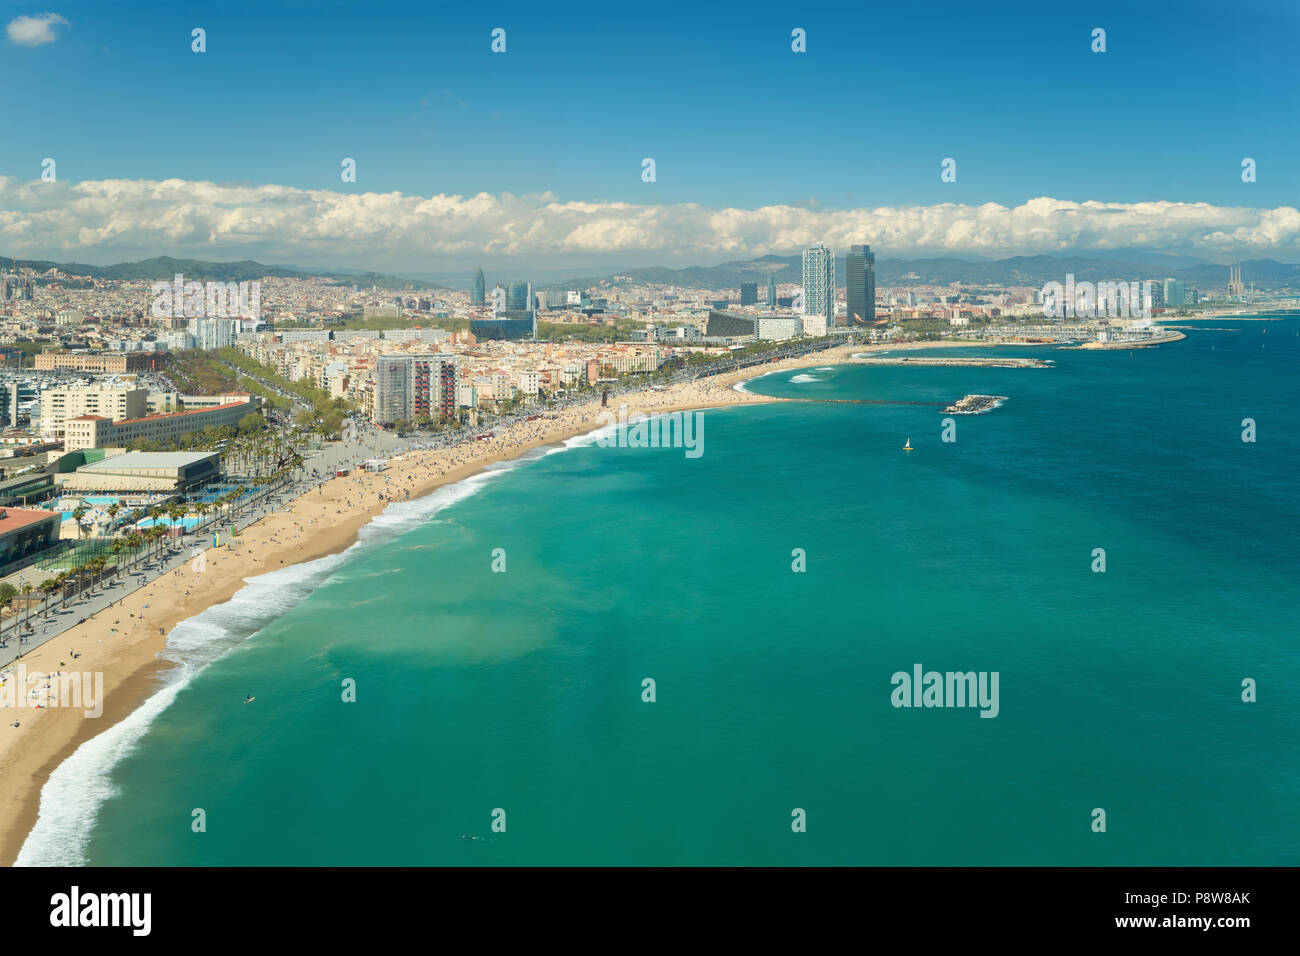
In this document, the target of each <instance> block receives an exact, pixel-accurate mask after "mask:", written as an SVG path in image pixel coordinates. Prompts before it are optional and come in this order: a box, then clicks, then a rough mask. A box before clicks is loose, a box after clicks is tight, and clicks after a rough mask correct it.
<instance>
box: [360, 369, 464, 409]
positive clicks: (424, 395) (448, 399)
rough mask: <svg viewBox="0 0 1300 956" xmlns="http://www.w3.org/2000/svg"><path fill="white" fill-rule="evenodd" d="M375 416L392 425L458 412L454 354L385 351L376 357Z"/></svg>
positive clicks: (374, 376)
mask: <svg viewBox="0 0 1300 956" xmlns="http://www.w3.org/2000/svg"><path fill="white" fill-rule="evenodd" d="M372 380H373V383H374V404H373V409H372V410H371V420H372V421H373V422H375V423H376V424H383V425H391V424H394V423H395V422H400V421H415V420H419V419H435V418H438V417H439V416H440V415H448V416H450V415H453V414H455V412H456V359H455V356H452V355H443V354H433V355H383V356H380V357H378V358H377V359H376V360H375V370H374V375H373V379H372Z"/></svg>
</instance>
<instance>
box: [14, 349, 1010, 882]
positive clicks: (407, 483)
mask: <svg viewBox="0 0 1300 956" xmlns="http://www.w3.org/2000/svg"><path fill="white" fill-rule="evenodd" d="M988 344H989V343H979V342H941V343H936V342H916V343H906V344H902V345H880V346H863V345H856V346H839V347H836V348H833V349H829V350H826V351H823V352H818V353H815V354H812V355H808V356H804V357H801V358H798V359H789V360H785V361H782V362H777V363H772V364H769V365H761V366H754V367H751V368H747V369H744V370H742V371H739V372H734V373H729V374H725V375H719V376H716V377H713V378H710V379H706V380H701V381H696V382H688V383H683V384H679V385H674V386H670V387H669V388H667V389H665V390H664V391H649V390H647V391H642V392H637V393H635V394H633V395H626V396H619V397H613V398H611V399H610V405H609V408H608V409H606V410H605V411H607V412H616V411H617V409H618V406H619V405H622V404H626V405H627V407H628V410H629V411H630V412H644V413H651V414H657V413H666V412H673V411H685V410H689V409H706V408H717V407H723V406H734V405H747V404H760V403H765V402H772V401H779V399H771V398H767V397H764V396H759V395H754V394H751V393H748V392H745V391H739V390H737V389H735V388H734V387H733V386H734V385H735V384H736V383H737V382H740V381H745V380H748V379H753V378H757V377H758V376H761V375H764V374H767V373H769V372H773V371H782V370H788V369H797V368H808V367H814V366H822V365H833V364H836V363H843V362H844V361H845V360H846V359H847V358H848V357H849V356H850V355H852V354H854V353H860V352H868V351H884V350H889V351H893V350H897V349H923V348H947V347H951V346H954V345H961V346H980V345H985V346H987V345H988ZM601 412H602V409H601V407H600V402H599V401H598V400H597V401H593V402H591V403H589V404H586V405H582V406H579V407H575V408H571V409H566V410H564V411H559V412H555V413H549V412H548V413H544V414H545V415H546V417H544V418H540V419H538V420H536V421H533V422H521V423H517V424H515V425H512V426H509V427H506V428H502V429H500V430H498V431H497V433H496V435H495V437H493V438H491V439H485V440H482V441H478V442H474V443H469V444H464V445H460V446H457V447H455V448H450V449H438V450H425V451H411V452H406V453H404V454H402V455H401V456H400V457H398V458H394V459H390V461H389V465H388V468H387V469H386V470H385V471H382V472H354V473H353V474H351V475H349V476H347V477H343V478H334V479H331V480H329V481H327V482H326V483H325V484H324V485H323V487H321V488H320V489H314V490H312V491H310V492H308V493H307V494H305V495H303V496H301V497H299V498H297V499H295V500H294V501H292V502H290V503H288V504H287V505H286V506H285V507H284V508H283V509H281V510H280V511H278V512H276V513H274V514H271V515H269V516H267V517H265V518H263V519H261V520H260V521H258V522H256V523H254V524H252V525H250V526H249V527H247V528H246V529H242V530H241V531H240V532H239V536H238V538H237V539H236V541H235V542H233V543H228V544H223V546H222V547H220V548H217V549H213V550H211V551H208V552H207V553H206V566H205V568H204V570H203V571H202V573H196V572H195V571H194V570H193V569H192V568H190V567H188V566H187V567H183V568H181V569H180V570H177V571H173V572H171V573H169V574H167V575H165V576H164V577H162V578H160V579H158V580H156V581H154V582H153V583H152V584H150V585H148V586H147V587H144V588H142V589H140V590H137V591H135V592H134V593H132V594H130V595H128V596H126V597H125V598H123V599H122V600H120V601H118V602H117V603H115V604H114V605H113V606H112V607H111V608H109V609H108V610H106V611H103V612H100V613H99V614H97V615H94V616H93V617H91V618H89V619H87V620H86V621H85V622H84V623H82V624H79V625H77V626H76V627H73V628H72V629H70V630H68V631H67V632H65V633H64V634H62V635H60V636H58V637H56V638H54V639H53V640H51V641H49V642H48V643H46V644H45V645H44V646H42V647H39V648H37V649H35V650H33V651H31V652H29V653H28V654H26V655H25V656H24V657H23V659H22V662H21V663H23V664H25V665H26V668H27V671H28V672H29V673H31V672H35V671H40V672H44V673H53V672H59V671H63V672H70V671H75V672H78V673H85V672H90V673H102V674H103V692H104V705H103V713H102V715H100V716H98V717H87V716H85V715H84V713H83V710H82V709H80V708H70V707H62V708H51V709H39V710H38V709H34V708H32V707H30V706H27V707H10V708H6V709H3V710H0V719H2V723H0V860H2V861H3V863H4V864H6V865H11V864H12V863H13V862H14V860H15V858H16V857H17V855H18V852H19V850H20V849H21V847H22V844H23V842H24V841H25V839H26V837H27V834H28V833H29V832H30V831H31V829H32V827H33V825H34V824H35V822H36V819H37V815H38V810H39V799H40V791H41V787H42V786H44V783H45V781H46V780H47V779H48V777H49V775H50V773H51V772H52V771H53V770H54V768H55V767H57V766H58V765H59V764H60V763H61V762H62V761H64V760H65V759H66V758H67V757H69V756H70V755H71V754H72V753H73V752H75V750H76V749H77V748H78V747H79V746H80V745H81V744H82V743H83V742H84V741H86V740H88V739H90V738H92V737H95V736H97V735H98V734H99V733H101V732H102V731H105V730H107V729H108V728H109V727H110V726H112V725H113V723H115V722H116V721H118V720H121V719H122V718H123V717H125V716H126V715H128V714H130V713H131V712H132V711H133V710H135V709H136V708H137V707H138V706H139V705H140V704H141V702H143V701H144V700H145V699H146V698H147V697H149V696H150V695H151V694H152V693H154V692H155V691H156V690H157V689H158V688H159V686H160V682H159V680H158V675H159V673H160V672H161V671H162V670H164V669H165V668H166V667H168V666H170V665H168V664H167V663H166V662H164V661H162V660H160V659H159V657H158V655H159V653H160V652H161V651H163V649H164V647H165V645H166V641H167V634H168V633H170V631H171V630H172V628H174V627H175V626H176V625H177V624H179V623H180V622H181V621H184V620H187V619H189V618H192V617H194V616H195V615H197V614H199V613H201V612H202V611H204V610H205V609H207V608H209V607H211V606H213V605H216V604H220V603H222V602H225V601H227V600H229V599H230V598H231V597H232V596H233V595H234V594H235V593H236V592H237V591H238V590H239V589H240V588H242V587H243V586H244V584H245V581H246V580H247V579H249V578H252V577H255V576H257V575H259V574H263V573H266V572H267V571H272V570H278V569H280V568H282V567H285V566H287V565H292V564H296V563H298V562H302V561H309V560H313V559H316V558H319V557H322V556H324V555H327V554H332V553H335V552H338V551H341V550H343V549H345V548H347V547H348V546H349V545H351V544H352V543H353V542H354V541H355V540H356V538H357V532H358V530H359V529H360V528H361V527H362V526H363V525H365V524H366V523H367V522H369V521H370V520H371V518H373V517H374V516H375V515H377V514H378V513H380V512H381V511H382V510H383V509H384V508H386V507H387V506H388V505H389V504H391V503H392V502H393V501H400V500H407V498H408V497H409V498H410V499H414V498H418V497H420V496H422V495H426V494H428V493H429V492H431V491H433V490H434V489H436V488H438V487H440V486H442V485H446V484H451V483H454V482H457V481H461V480H463V479H465V478H467V477H469V476H471V475H473V474H475V473H476V472H478V471H480V470H482V469H483V468H484V467H485V466H487V465H489V464H491V463H493V462H499V461H504V460H507V459H510V458H515V457H517V456H519V455H520V454H522V453H524V452H526V451H528V450H529V449H531V448H535V447H538V446H542V445H554V444H558V443H560V442H562V441H564V440H565V439H567V438H571V437H573V436H576V435H581V434H585V433H587V432H590V431H592V430H593V429H595V428H597V427H598V426H599V425H600V424H601V423H602V420H601V418H600V415H601ZM357 457H358V459H360V458H362V457H363V455H362V454H361V452H360V451H358V456H357ZM70 649H71V650H72V651H74V652H76V653H77V654H78V655H79V656H78V657H77V658H76V659H73V658H72V657H70V655H69V650H70ZM15 720H16V721H18V722H19V726H18V727H13V726H11V724H12V723H13V722H14V721H15ZM91 823H92V821H90V820H87V821H86V824H87V826H89V825H91Z"/></svg>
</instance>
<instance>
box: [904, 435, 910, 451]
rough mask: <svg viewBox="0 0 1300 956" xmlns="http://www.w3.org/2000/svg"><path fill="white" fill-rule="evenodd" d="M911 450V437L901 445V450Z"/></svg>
mask: <svg viewBox="0 0 1300 956" xmlns="http://www.w3.org/2000/svg"><path fill="white" fill-rule="evenodd" d="M911 450H912V439H910V438H909V439H908V440H907V444H906V445H904V446H903V451H911Z"/></svg>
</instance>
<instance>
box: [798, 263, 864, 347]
mask: <svg viewBox="0 0 1300 956" xmlns="http://www.w3.org/2000/svg"><path fill="white" fill-rule="evenodd" d="M844 266H845V272H846V273H847V283H846V288H847V292H848V308H847V309H846V310H845V315H844V316H843V317H842V318H840V319H838V320H837V319H836V316H835V254H834V253H833V252H832V251H831V250H830V249H828V248H827V247H826V246H825V244H823V243H818V244H817V245H815V246H813V247H812V248H811V249H805V250H804V253H803V312H804V317H805V319H804V322H805V327H806V326H807V324H808V319H809V318H810V317H811V318H821V317H824V318H825V320H826V327H827V328H831V327H833V326H836V325H839V326H853V325H872V324H874V323H875V321H876V256H875V254H874V253H873V252H872V251H871V247H870V246H868V245H854V246H850V247H849V254H848V256H847V257H846V259H845V262H844ZM819 324H820V323H819Z"/></svg>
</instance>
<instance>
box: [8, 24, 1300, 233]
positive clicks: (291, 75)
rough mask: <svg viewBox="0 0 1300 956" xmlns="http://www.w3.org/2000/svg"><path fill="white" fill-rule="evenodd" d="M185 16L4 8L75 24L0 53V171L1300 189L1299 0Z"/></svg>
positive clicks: (920, 197) (718, 202)
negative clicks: (0, 110) (647, 172)
mask: <svg viewBox="0 0 1300 956" xmlns="http://www.w3.org/2000/svg"><path fill="white" fill-rule="evenodd" d="M178 6H182V5H172V4H118V3H113V4H108V3H98V2H96V3H76V4H65V3H61V2H59V0H52V6H43V7H40V8H35V7H31V6H26V5H22V4H11V3H6V4H4V5H3V15H4V20H5V22H9V21H10V20H11V19H12V18H13V17H16V16H19V15H23V14H27V15H32V14H38V13H42V12H45V11H56V12H58V13H59V14H60V15H61V16H63V17H64V18H65V19H66V20H67V21H68V25H67V26H64V27H60V28H58V30H57V33H58V39H57V40H56V41H55V42H53V43H48V44H43V45H40V46H32V47H25V46H19V45H16V44H14V43H13V42H11V41H3V42H0V82H3V84H4V88H5V89H6V90H8V91H9V93H10V95H9V96H8V97H7V102H6V109H5V127H6V135H5V136H3V137H0V176H8V177H13V178H16V179H18V180H30V179H35V178H37V177H38V176H39V173H40V161H41V159H42V158H43V157H46V156H49V157H54V158H55V159H56V160H57V163H58V174H59V179H60V180H62V181H65V182H71V183H76V182H79V181H83V180H105V179H142V180H164V179H169V178H179V179H184V180H192V181H213V182H217V183H254V184H278V185H284V186H291V187H296V188H299V189H328V190H335V191H341V192H349V191H350V192H364V191H373V192H381V193H383V192H392V191H399V192H402V193H403V194H407V195H418V196H433V195H438V194H453V195H474V194H476V193H479V192H486V193H491V194H503V193H511V194H515V195H528V194H537V193H543V192H549V193H550V194H552V195H553V196H554V197H555V198H556V199H558V200H561V201H566V202H567V201H584V202H588V201H589V202H614V203H636V204H647V203H650V204H680V203H699V204H702V205H703V206H706V207H710V208H735V209H753V208H756V207H760V206H771V205H795V206H807V207H811V208H816V209H823V210H839V209H844V210H848V209H871V208H875V207H879V206H897V205H917V206H929V205H934V204H942V203H959V204H966V205H972V206H973V205H978V204H982V203H990V202H992V203H1000V204H1004V205H1007V206H1016V205H1018V204H1021V203H1023V202H1025V201H1026V200H1028V199H1032V198H1034V197H1039V196H1050V197H1053V198H1056V199H1060V200H1070V201H1075V202H1084V201H1088V200H1099V201H1106V202H1111V203H1141V202H1148V201H1158V200H1163V201H1170V202H1177V203H1199V202H1203V203H1210V204H1214V205H1218V206H1250V207H1256V208H1271V207H1280V206H1295V205H1297V204H1298V200H1300V160H1298V159H1297V157H1298V156H1300V150H1298V149H1297V146H1298V145H1300V143H1298V142H1297V139H1298V138H1300V127H1298V126H1297V123H1296V122H1295V120H1296V118H1297V110H1296V94H1297V80H1296V72H1295V66H1294V63H1295V56H1296V53H1295V51H1296V49H1297V41H1298V40H1300V4H1296V3H1294V2H1289V0H1288V2H1282V0H1277V2H1263V3H1260V2H1255V3H1252V2H1246V3H1243V4H1236V5H1234V6H1232V7H1225V6H1224V5H1210V4H1201V3H1117V4H1105V3H1054V2H1042V3H1037V4H1029V3H1010V4H997V3H987V4H950V3H920V4H909V3H904V2H897V3H893V4H867V3H851V4H828V5H811V6H810V5H805V4H800V3H784V4H746V5H728V6H729V7H731V8H730V9H722V8H719V7H716V6H713V5H707V4H702V3H694V4H676V3H663V2H653V3H649V2H641V3H623V2H607V3H602V4H588V3H563V2H560V3H546V4H538V3H529V4H487V5H482V6H479V5H470V4H464V3H457V4H431V3H420V4H415V3H409V4H408V3H397V2H388V3H385V2H374V3H366V4H351V3H320V2H317V3H311V4H306V3H276V2H274V0H262V2H257V3H217V4H211V5H208V6H203V7H193V8H192V9H190V10H188V11H184V12H182V11H181V10H178V9H177V7H178ZM196 26H199V27H203V28H205V29H206V31H207V45H208V51H207V52H206V53H204V54H195V53H192V52H191V51H190V30H191V29H192V28H193V27H196ZM493 27H503V28H505V29H506V31H507V52H506V53H505V54H501V55H494V54H492V53H491V52H490V50H489V43H490V35H489V34H490V31H491V29H492V28H493ZM794 27H802V28H803V29H805V30H806V31H807V37H808V52H807V53H803V54H796V53H793V52H791V50H790V31H791V29H792V28H794ZM1094 27H1103V28H1105V29H1106V31H1107V37H1106V40H1107V51H1106V52H1105V53H1103V54H1094V53H1092V52H1091V50H1090V43H1091V37H1090V34H1091V31H1092V29H1093V28H1094ZM646 156H649V157H653V158H654V159H655V160H656V164H657V181H656V182H655V183H652V184H648V183H643V182H642V181H641V160H642V158H643V157H646ZM1246 156H1249V157H1252V158H1254V159H1255V160H1256V162H1257V164H1258V181H1257V182H1254V183H1250V184H1246V183H1243V182H1242V181H1241V175H1240V173H1241V160H1242V158H1243V157H1246ZM343 157H354V158H355V159H356V160H357V164H358V182H357V183H356V184H355V185H345V184H342V183H341V182H340V179H339V163H340V160H341V159H342V158H343ZM944 157H953V158H955V159H956V161H957V181H956V182H955V183H942V182H941V181H940V176H939V172H940V166H939V164H940V161H941V160H942V159H943V158H944ZM160 251H161V250H160ZM724 257H725V256H724ZM714 258H719V257H714Z"/></svg>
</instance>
